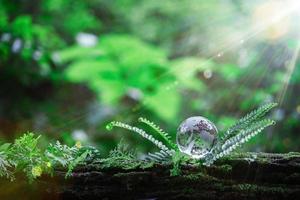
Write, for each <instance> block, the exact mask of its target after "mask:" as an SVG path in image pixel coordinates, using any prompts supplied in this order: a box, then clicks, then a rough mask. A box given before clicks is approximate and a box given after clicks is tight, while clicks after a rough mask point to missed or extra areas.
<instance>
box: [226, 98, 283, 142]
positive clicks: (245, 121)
mask: <svg viewBox="0 0 300 200" xmlns="http://www.w3.org/2000/svg"><path fill="white" fill-rule="evenodd" d="M276 106H277V103H268V104H265V105H263V106H261V107H259V108H258V109H256V110H254V111H252V112H251V113H249V114H247V115H246V116H245V117H243V118H241V119H240V120H239V121H238V122H237V123H236V124H234V125H233V126H231V127H230V128H229V129H228V130H227V131H226V132H225V134H224V136H223V137H222V138H221V140H222V141H226V140H227V139H229V138H230V137H232V136H234V135H236V134H237V133H238V131H239V130H241V129H244V128H246V127H247V126H249V125H250V124H251V123H254V122H257V121H258V120H260V119H261V118H262V117H264V116H265V115H266V114H267V113H268V112H269V111H270V110H271V109H272V108H274V107H276Z"/></svg>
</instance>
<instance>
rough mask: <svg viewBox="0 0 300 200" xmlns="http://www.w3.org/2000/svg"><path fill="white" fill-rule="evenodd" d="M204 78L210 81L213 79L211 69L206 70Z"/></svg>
mask: <svg viewBox="0 0 300 200" xmlns="http://www.w3.org/2000/svg"><path fill="white" fill-rule="evenodd" d="M203 76H204V78H206V79H210V78H211V77H212V71H211V70H210V69H206V70H204V72H203Z"/></svg>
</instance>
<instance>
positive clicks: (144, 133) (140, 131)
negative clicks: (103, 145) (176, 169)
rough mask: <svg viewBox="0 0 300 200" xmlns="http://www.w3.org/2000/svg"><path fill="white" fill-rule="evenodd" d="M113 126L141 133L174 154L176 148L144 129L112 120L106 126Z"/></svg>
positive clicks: (159, 146)
mask: <svg viewBox="0 0 300 200" xmlns="http://www.w3.org/2000/svg"><path fill="white" fill-rule="evenodd" d="M113 127H120V128H124V129H127V130H130V131H133V132H135V133H138V134H139V135H141V136H142V137H143V138H145V139H147V140H149V141H150V142H152V143H153V144H154V145H156V146H157V147H158V148H159V149H161V150H163V151H165V152H168V154H169V155H172V154H173V152H174V150H173V149H169V148H168V147H167V146H166V145H164V144H163V143H162V142H161V141H159V140H157V139H155V138H154V137H153V136H152V135H150V134H148V133H146V132H145V131H144V130H142V129H139V128H137V127H134V126H130V125H128V124H125V123H122V122H116V121H113V122H110V123H109V124H108V125H107V126H106V128H107V130H112V129H113Z"/></svg>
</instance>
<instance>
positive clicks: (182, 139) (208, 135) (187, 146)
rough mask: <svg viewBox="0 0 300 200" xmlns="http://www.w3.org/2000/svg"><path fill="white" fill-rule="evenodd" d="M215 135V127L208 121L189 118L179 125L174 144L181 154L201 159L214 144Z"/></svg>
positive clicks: (199, 117) (199, 118)
mask: <svg viewBox="0 0 300 200" xmlns="http://www.w3.org/2000/svg"><path fill="white" fill-rule="evenodd" d="M217 133H218V130H217V128H216V126H215V125H214V124H213V123H212V122H211V121H209V120H208V119H206V118H204V117H201V116H196V117H190V118H188V119H186V120H184V121H183V122H182V123H181V124H180V126H179V128H178V130H177V136H176V142H177V145H178V148H179V150H180V151H181V152H182V153H185V154H187V155H190V156H191V157H192V158H196V159H202V158H204V156H205V155H206V154H207V153H208V152H209V151H210V149H211V148H212V146H213V145H214V144H215V143H216V141H217Z"/></svg>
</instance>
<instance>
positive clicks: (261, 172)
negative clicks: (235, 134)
mask: <svg viewBox="0 0 300 200" xmlns="http://www.w3.org/2000/svg"><path fill="white" fill-rule="evenodd" d="M170 169H171V166H163V165H155V166H153V167H151V168H148V169H144V170H143V169H131V170H123V169H107V170H102V171H95V170H94V169H93V168H92V167H91V168H86V169H81V171H76V172H74V174H73V177H71V178H69V179H67V180H65V178H64V175H65V173H64V172H59V171H58V172H57V174H56V176H55V177H54V178H51V179H47V178H43V179H41V180H39V182H38V189H39V191H40V192H39V194H43V197H44V198H46V197H47V198H50V197H51V198H50V199H247V200H248V199H288V198H289V199H299V197H300V153H289V154H266V153H257V154H256V153H245V154H236V155H233V156H230V157H227V158H224V159H222V160H220V161H218V162H216V163H215V164H214V165H213V166H211V167H203V166H202V167H192V166H182V174H181V175H180V176H170Z"/></svg>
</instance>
